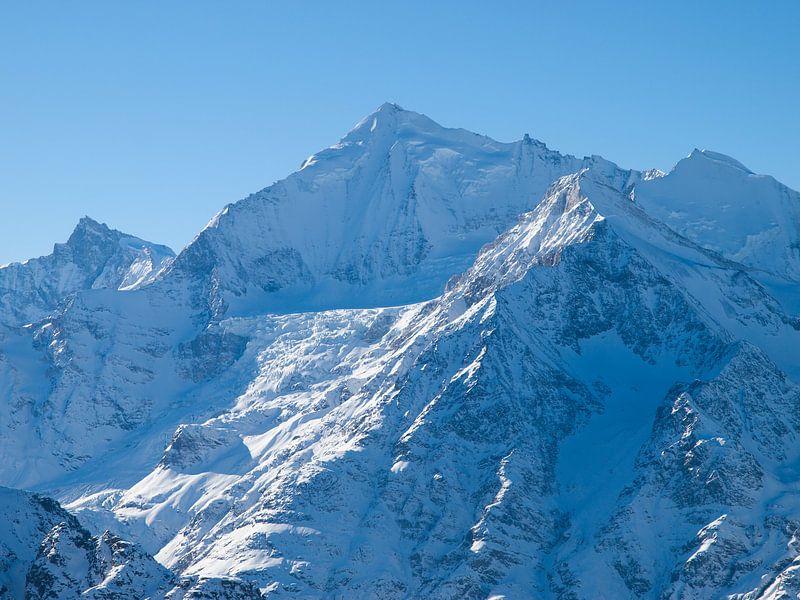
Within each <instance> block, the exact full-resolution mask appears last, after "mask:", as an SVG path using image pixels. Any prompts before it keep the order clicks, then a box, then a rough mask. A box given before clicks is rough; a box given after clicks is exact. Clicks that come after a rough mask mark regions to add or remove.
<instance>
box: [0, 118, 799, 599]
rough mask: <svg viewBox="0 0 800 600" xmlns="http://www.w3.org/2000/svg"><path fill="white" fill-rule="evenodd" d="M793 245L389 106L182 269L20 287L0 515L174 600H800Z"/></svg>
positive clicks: (708, 188) (89, 259) (622, 173)
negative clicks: (44, 510)
mask: <svg viewBox="0 0 800 600" xmlns="http://www.w3.org/2000/svg"><path fill="white" fill-rule="evenodd" d="M799 215H800V199H799V197H798V195H797V193H796V192H794V191H792V190H789V189H788V188H785V187H784V186H782V185H781V184H779V183H778V182H776V181H774V180H773V179H771V178H768V177H763V176H758V175H755V174H753V173H751V172H750V171H748V170H747V169H746V168H745V167H743V166H742V165H741V164H739V163H738V162H736V161H735V160H733V159H731V158H729V157H725V156H723V155H720V154H718V153H713V152H708V151H703V152H700V151H695V152H693V153H692V155H691V156H690V157H688V158H687V159H685V160H683V161H681V162H680V163H679V164H678V165H677V166H676V167H675V169H673V171H671V172H670V173H668V174H663V173H659V172H655V171H644V172H639V171H631V170H624V169H620V168H619V167H617V166H616V165H614V164H613V163H610V162H608V161H606V160H603V159H601V158H599V157H589V158H583V159H577V158H575V157H571V156H564V155H561V154H559V153H557V152H555V151H552V150H548V149H547V148H546V147H545V146H544V145H543V144H541V143H540V142H537V141H535V140H532V139H530V138H529V137H527V136H526V137H525V138H524V139H523V140H522V141H520V142H516V143H510V144H504V143H499V142H495V141H493V140H491V139H489V138H486V137H483V136H478V135H476V134H472V133H469V132H467V131H464V130H453V129H445V128H443V127H440V126H439V125H437V124H436V123H434V122H433V121H431V120H430V119H428V118H427V117H425V116H423V115H419V114H417V113H413V112H409V111H405V110H402V109H401V108H399V107H397V106H396V105H389V104H387V105H383V106H381V107H380V108H379V109H378V110H377V111H376V112H375V113H374V114H372V115H370V116H368V117H367V118H365V119H364V120H362V121H361V122H360V123H359V124H357V125H356V127H355V129H353V130H352V131H351V132H350V133H349V134H347V135H346V136H345V137H344V138H343V139H342V140H341V141H340V142H339V143H338V144H336V145H335V146H333V147H331V148H329V149H326V150H323V151H322V152H320V153H318V154H316V155H313V156H312V157H310V158H309V159H307V160H306V161H305V162H304V164H303V166H302V168H301V169H300V171H298V172H297V173H294V174H292V175H290V176H289V177H287V178H286V179H285V180H283V181H280V182H278V183H276V184H274V185H272V186H270V187H269V188H266V189H264V190H262V191H261V192H258V193H256V194H254V195H252V196H250V197H248V198H246V199H244V200H242V201H240V202H238V203H235V204H232V205H229V206H227V207H226V208H225V209H223V210H222V211H221V212H220V213H219V214H218V215H217V216H216V217H215V218H214V219H213V220H212V221H211V223H209V225H208V226H207V227H206V228H205V229H204V230H203V231H202V232H200V234H199V235H198V236H197V237H196V238H195V240H194V241H193V242H192V243H190V244H189V245H188V246H187V247H186V248H185V249H184V250H183V251H182V252H181V253H180V254H179V255H178V256H177V257H176V258H175V259H174V260H173V259H172V258H171V257H169V256H168V252H166V251H157V248H159V247H155V246H152V245H148V244H146V243H144V242H135V243H134V242H132V241H130V240H135V238H131V237H129V236H126V235H124V234H119V233H118V232H113V231H111V230H108V229H107V228H105V227H104V226H100V225H98V224H96V223H94V222H91V221H87V220H84V221H82V222H81V224H80V225H79V227H78V229H77V230H76V233H75V234H73V236H72V237H71V238H70V241H69V242H68V243H67V244H66V245H64V246H57V247H56V251H55V252H54V254H53V255H51V256H50V257H44V258H42V259H36V260H37V261H39V262H38V263H34V261H29V262H28V263H25V264H23V265H16V266H14V268H15V269H25V268H28V270H29V271H31V272H32V273H39V272H43V273H44V272H47V273H51V272H57V273H60V274H63V273H69V277H67V276H63V277H62V279H61V280H59V281H62V280H63V281H68V284H67V283H60V284H58V285H53V282H54V281H55V280H54V279H52V278H51V277H50V276H41V277H39V278H38V279H37V277H34V275H26V277H27V278H28V279H25V280H24V281H25V285H24V286H17V287H13V286H11V285H8V286H7V287H8V289H10V290H12V291H13V293H14V294H17V295H16V296H14V300H13V301H11V300H9V302H7V303H6V305H4V306H5V308H2V312H1V313H0V314H2V318H3V319H4V320H5V321H4V322H5V323H7V324H13V325H22V324H25V323H31V324H30V325H28V326H26V327H22V328H19V327H14V328H7V329H6V331H5V333H4V334H3V336H4V337H3V338H2V339H0V390H2V394H3V399H4V403H3V404H2V405H0V430H1V432H2V433H1V434H0V483H2V484H6V485H13V486H16V487H26V488H31V489H36V490H39V491H45V492H47V493H49V494H51V495H53V496H55V497H57V498H59V499H60V500H61V501H62V502H64V503H65V506H66V507H67V509H68V510H70V511H72V512H73V513H74V514H76V515H77V516H78V517H79V518H80V519H81V522H82V523H83V524H84V526H85V527H86V528H87V530H88V531H90V532H92V533H91V534H90V533H88V531H87V533H86V536H89V537H91V536H92V534H94V535H95V536H101V537H93V538H91V539H93V540H100V539H103V538H102V535H106V536H116V537H114V539H128V540H132V541H134V542H136V544H138V546H137V548H139V547H140V548H141V550H137V551H136V552H138V553H139V554H137V556H139V555H141V556H146V557H147V558H146V559H144V558H143V559H142V560H150V561H151V562H150V563H147V564H150V565H152V566H153V568H154V569H156V571H157V572H158V573H161V575H159V577H166V578H167V579H166V580H169V581H170V582H172V583H170V584H169V585H170V586H172V587H169V586H167V584H164V586H167V587H169V589H170V590H173V591H170V592H169V593H172V594H177V593H178V592H176V591H174V589H175V586H178V587H180V586H183V588H181V589H184V592H181V593H184V594H187V595H185V596H174V597H176V598H177V597H187V598H188V597H201V596H199V595H197V596H191V595H189V592H187V591H185V590H186V589H188V588H187V586H189V587H191V585H199V584H198V583H197V582H198V581H207V580H208V581H215V582H217V583H215V584H214V586H217V587H213V588H208V589H213V590H214V591H213V593H215V594H218V595H217V596H208V597H219V598H224V597H239V596H236V595H235V594H240V593H241V594H244V593H245V591H243V590H250V589H252V588H250V587H248V586H254V588H258V589H260V591H261V592H262V593H263V594H265V595H266V596H267V597H270V598H273V597H274V598H282V597H302V598H330V597H347V598H376V597H380V598H490V597H507V598H529V597H534V598H559V599H573V598H578V599H582V598H597V597H605V598H631V599H634V598H650V599H663V598H676V599H677V598H697V599H700V598H710V597H714V598H731V599H734V598H735V599H738V600H745V599H748V600H753V599H757V598H761V599H774V600H777V599H778V598H782V597H786V596H787V595H788V594H796V593H798V592H800V589H798V588H797V584H796V583H795V575H794V573H795V570H796V568H797V566H796V551H795V546H796V539H797V533H798V527H800V523H798V521H797V515H798V514H800V506H798V504H797V486H798V483H799V482H800V479H798V478H800V470H798V469H797V468H796V466H797V464H798V461H800V442H799V441H798V434H799V433H800V387H798V384H797V383H796V382H797V381H798V377H800V318H798V312H799V310H798V309H800V293H799V292H798V287H797V286H798V279H800V275H799V274H800V270H799V269H798V264H800V262H798V252H797V248H798V247H800V233H798V232H800V217H799ZM125 240H127V241H125ZM136 244H140V245H136ZM120 249H122V250H120ZM159 252H161V254H159ZM157 256H163V257H164V258H162V259H157ZM143 257H144V258H143ZM140 260H141V261H144V262H142V263H139V262H137V261H140ZM148 260H149V263H148V262H147V261H148ZM32 263H34V266H35V269H33V270H32V268H31V267H30V266H29V265H31V264H32ZM37 265H43V266H37ZM53 265H57V267H58V268H56V267H54V266H53ZM64 265H66V266H64ZM126 265H127V266H126ZM135 265H144V266H135ZM147 265H149V267H148V266H147ZM145 267H147V268H145ZM8 268H10V267H8ZM8 268H7V269H8ZM43 269H49V270H46V271H44V270H43ZM26 272H27V271H26ZM3 273H4V270H0V277H3V276H4V275H3ZM9 273H10V271H9ZM6 276H8V275H6ZM20 281H22V279H20ZM4 297H9V298H10V297H11V296H4ZM27 298H40V300H37V302H39V304H36V305H33V304H31V306H32V307H33V308H30V309H29V308H28V305H29V301H28V300H26V299H27ZM31 302H32V301H31ZM28 310H30V312H26V311H28ZM26 518H27V517H26ZM30 518H31V519H33V517H30ZM22 521H25V519H23V520H22ZM50 530H52V527H51V528H50V529H48V531H50ZM105 530H110V531H111V532H113V534H102V535H101V532H103V531H105ZM40 537H42V536H40ZM51 537H52V536H51ZM70 539H71V538H70ZM76 539H77V538H76ZM82 539H83V538H82ZM87 539H88V538H87ZM37 543H38V542H37ZM76 543H77V542H76ZM92 543H95V542H92ZM99 543H100V542H96V544H99ZM115 543H116V542H115ZM126 547H127V546H126ZM81 556H82V555H81ZM149 556H154V557H155V560H156V561H158V563H160V565H161V566H159V565H158V564H157V563H155V562H153V561H152V559H150V558H149ZM26 560H27V559H26ZM81 560H82V559H81ZM26 564H27V563H26ZM3 568H5V569H6V572H8V573H12V571H13V569H12V568H11V567H3ZM15 568H16V567H15ZM48 568H49V567H48ZM149 568H150V567H148V569H149ZM159 569H160V570H159ZM167 569H168V570H167ZM13 572H18V571H13ZM137 572H138V571H137ZM142 572H144V571H142ZM154 572H155V571H154ZM9 576H10V575H9ZM59 577H60V576H59ZM87 577H88V576H87ZM92 577H94V576H92ZM104 577H105V576H104ZM179 578H181V579H179ZM209 578H212V579H209ZM213 578H216V579H213ZM220 578H222V580H223V581H227V582H228V583H229V584H230V586H232V587H230V588H225V587H224V586H222V583H219V581H220ZM231 578H232V579H231ZM56 579H57V580H58V581H62V579H63V578H62V579H59V578H56ZM73 579H75V578H73ZM166 580H164V581H166ZM17 581H23V580H19V579H18V580H17ZM63 581H71V580H63ZM75 581H78V579H75ZM80 581H84V580H80ZM86 581H89V579H86ZM92 581H94V580H92ZM132 581H138V579H137V578H136V577H134V578H133V579H132ZM159 581H161V579H159ZM175 581H179V582H182V583H175ZM190 581H191V582H195V583H192V584H191V585H190V584H189V583H187V582H190ZM242 582H244V583H242ZM140 583H141V582H139V583H137V585H139V584H140ZM59 585H62V588H60V589H63V590H67V589H70V590H71V589H76V590H77V589H84V587H85V586H84V587H81V586H83V583H80V584H78V583H75V584H74V585H72V584H69V583H61V584H59ZM92 585H96V584H92ZM142 585H143V584H142ZM159 585H161V584H159ZM207 585H211V584H207ZM70 586H72V587H70ZM219 586H222V587H219ZM236 586H240V587H236ZM17 588H19V585H17ZM17 588H15V589H17ZM234 588H235V589H234ZM136 589H139V588H136ZM159 589H161V588H159ZM165 589H166V588H165ZM192 589H194V588H192ZM198 589H199V588H198ZM64 593H66V592H64ZM125 593H128V592H125ZM137 593H138V592H137ZM196 593H197V594H200V592H199V591H197V592H196ZM203 593H206V592H203ZM208 593H209V594H211V592H208ZM247 593H249V592H247ZM226 594H227V595H226ZM11 597H18V595H17V596H15V595H12V596H11ZM119 597H134V596H125V595H124V594H123V595H121V596H119ZM168 597H173V596H168ZM202 597H205V596H202ZM244 597H246V596H244Z"/></svg>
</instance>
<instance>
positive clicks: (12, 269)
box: [0, 217, 175, 325]
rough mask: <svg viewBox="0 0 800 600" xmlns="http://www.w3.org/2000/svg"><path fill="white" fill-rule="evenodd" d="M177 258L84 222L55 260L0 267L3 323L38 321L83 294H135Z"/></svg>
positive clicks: (55, 253) (56, 252)
mask: <svg viewBox="0 0 800 600" xmlns="http://www.w3.org/2000/svg"><path fill="white" fill-rule="evenodd" d="M174 257H175V254H174V252H173V251H172V250H171V249H169V248H168V247H167V246H161V245H158V244H152V243H150V242H146V241H144V240H141V239H139V238H136V237H133V236H129V235H127V234H124V233H121V232H119V231H116V230H114V229H109V228H108V226H107V225H105V224H102V223H98V222H97V221H94V220H93V219H90V218H89V217H84V218H82V219H81V220H80V221H79V222H78V225H77V226H76V227H75V230H74V231H73V232H72V235H70V237H69V239H68V240H67V242H66V243H65V244H56V245H55V247H54V248H53V253H52V254H49V255H47V256H42V257H39V258H32V259H30V260H26V261H25V262H23V263H11V264H8V265H5V266H3V267H0V322H2V323H4V324H11V325H22V324H25V323H29V322H33V321H37V320H39V319H41V318H43V317H44V316H46V315H47V314H48V313H49V312H50V311H52V310H54V309H55V308H56V307H57V306H58V304H59V302H61V301H63V300H64V299H65V298H67V297H68V296H69V295H70V294H73V293H75V292H77V291H80V290H85V289H98V288H108V289H119V290H125V289H133V288H135V287H137V286H140V285H143V284H145V283H147V282H149V281H152V280H153V278H155V276H156V275H157V274H158V273H159V271H161V270H162V269H163V268H164V267H166V266H167V265H168V264H169V263H170V262H171V261H172V259H173V258H174Z"/></svg>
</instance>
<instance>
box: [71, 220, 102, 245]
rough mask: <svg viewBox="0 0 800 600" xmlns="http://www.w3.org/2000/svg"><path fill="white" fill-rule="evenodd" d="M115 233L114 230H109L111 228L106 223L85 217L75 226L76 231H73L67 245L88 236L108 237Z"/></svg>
mask: <svg viewBox="0 0 800 600" xmlns="http://www.w3.org/2000/svg"><path fill="white" fill-rule="evenodd" d="M113 231H114V230H113V229H111V228H109V226H108V225H106V224H105V223H100V222H99V221H95V220H94V219H92V218H91V217H89V216H83V217H81V218H80V220H78V224H77V225H76V226H75V229H73V230H72V234H71V235H70V236H69V240H67V244H71V243H73V242H74V241H76V240H78V239H81V238H85V237H86V236H103V237H107V236H108V235H109V234H111V233H112V232H113Z"/></svg>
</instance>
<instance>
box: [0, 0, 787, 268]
mask: <svg viewBox="0 0 800 600" xmlns="http://www.w3.org/2000/svg"><path fill="white" fill-rule="evenodd" d="M489 4H490V3H483V2H451V1H437V2H431V1H430V0H426V1H424V2H416V1H406V2H392V3H376V2H356V1H349V2H343V3H334V2H310V1H306V2H285V3H281V4H278V3H271V2H265V1H259V2H246V1H239V2H231V3H227V2H217V1H214V2H204V1H197V0H193V1H191V2H189V1H179V0H174V1H170V2H148V1H137V2H128V3H122V2H99V1H98V2H88V1H86V2H79V1H73V2H63V1H57V2H56V1H52V2H46V1H38V2H17V3H6V4H5V5H4V6H3V8H2V13H0V207H1V208H2V210H3V218H2V219H0V262H7V261H10V260H18V259H24V258H27V257H30V256H36V255H40V254H44V253H47V252H49V251H50V249H51V248H52V244H53V242H54V241H63V240H65V239H66V238H67V236H68V235H69V233H70V231H71V230H72V228H73V227H74V225H75V223H76V222H77V220H78V218H79V217H81V216H82V215H84V214H88V215H90V216H92V217H94V218H96V219H98V220H101V221H105V222H107V223H108V224H109V225H111V226H113V227H116V228H118V229H122V230H124V231H128V232H130V233H133V234H136V235H139V236H141V237H145V238H148V239H151V240H153V241H156V242H162V243H167V244H169V245H171V246H173V247H174V248H175V249H176V250H178V249H180V248H181V247H182V246H183V245H184V244H185V243H186V242H188V241H189V240H190V239H191V238H192V237H193V236H194V234H195V233H196V232H197V231H198V230H199V229H200V228H201V227H202V226H203V225H204V224H205V223H206V222H207V221H208V219H209V218H210V217H211V216H212V215H213V214H214V213H215V212H216V211H217V210H219V209H220V208H221V207H222V206H223V205H224V204H226V203H227V202H231V201H234V200H237V199H239V198H241V197H243V196H245V195H246V194H248V193H249V192H252V191H255V190H258V189H260V188H262V187H264V186H266V185H268V184H270V183H271V182H273V181H274V180H276V179H280V178H282V177H283V176H285V175H286V174H288V173H289V172H290V171H292V170H295V169H296V168H297V167H298V166H299V165H300V163H301V161H302V160H303V159H304V158H305V157H307V156H308V155H309V154H311V153H313V152H315V151H316V150H318V149H320V148H323V147H325V146H328V145H330V144H332V143H334V142H336V141H337V140H338V139H339V137H341V136H342V135H343V134H344V133H345V132H346V131H347V130H348V129H349V128H350V127H351V126H352V125H353V124H354V123H355V122H356V121H357V120H358V119H359V118H360V117H362V116H363V115H365V114H367V113H369V112H371V111H372V110H373V109H374V108H375V107H377V106H378V105H379V104H380V103H382V102H384V101H387V100H388V101H393V102H397V103H399V104H401V105H402V106H403V107H405V108H408V109H412V110H417V111H419V112H423V113H425V114H428V115H429V116H431V117H432V118H434V119H435V120H437V121H439V122H440V123H442V124H444V125H449V126H460V127H465V128H468V129H471V130H474V131H477V132H479V133H485V134H487V135H490V136H492V137H494V138H496V139H499V140H503V141H511V140H514V139H518V138H520V137H522V135H523V133H525V132H529V133H530V134H531V135H533V136H534V137H537V138H539V139H541V140H542V141H544V142H546V143H547V144H548V145H549V146H551V147H553V148H556V149H559V150H562V151H565V152H569V153H572V154H577V155H584V154H602V155H603V156H605V157H606V158H608V159H610V160H614V161H615V162H617V163H619V164H621V165H623V166H626V167H638V168H647V167H659V168H662V169H669V168H670V167H671V166H672V165H673V164H674V163H675V162H676V161H677V160H679V159H680V158H681V157H683V156H685V155H686V154H688V153H689V152H690V151H691V150H692V148H694V147H695V146H696V147H700V148H709V149H714V150H717V151H720V152H724V153H726V154H730V155H732V156H735V157H736V158H738V159H739V160H740V161H742V162H743V163H745V164H746V165H748V166H749V167H750V168H751V169H753V170H755V171H758V172H766V173H770V174H772V175H775V176H776V177H777V178H778V179H781V180H782V181H784V182H785V183H787V184H789V185H791V186H792V187H794V188H796V189H797V188H800V152H798V140H800V116H799V115H800V35H798V31H800V2H797V1H796V0H785V1H776V2H764V3H758V2H738V1H726V2H723V1H715V0H711V1H709V2H702V3H699V2H691V3H690V2H675V3H658V4H656V3H644V2H617V3H614V8H611V7H610V6H611V3H601V2H560V3H555V2H547V3H544V2H506V3H494V6H491V7H488V8H487V6H489Z"/></svg>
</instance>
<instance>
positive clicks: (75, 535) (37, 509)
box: [0, 488, 261, 600]
mask: <svg viewBox="0 0 800 600" xmlns="http://www.w3.org/2000/svg"><path fill="white" fill-rule="evenodd" d="M0 507H2V510H3V515H4V518H5V519H6V523H5V528H4V531H3V536H2V540H0V549H2V557H3V558H2V562H0V598H8V599H9V600H11V599H21V598H25V599H26V600H38V599H45V598H59V599H61V598H63V599H65V600H66V599H70V598H75V599H77V598H94V599H97V600H100V599H103V600H123V599H132V598H150V599H153V600H156V599H159V598H161V599H166V598H176V599H177V598H209V599H211V598H226V599H228V598H231V599H239V598H241V599H248V600H250V599H256V598H260V597H261V596H260V594H259V593H258V591H257V590H256V589H255V588H253V587H252V586H249V585H247V584H245V583H243V582H241V581H236V580H199V579H197V578H187V579H181V578H179V577H177V576H176V575H174V574H173V573H171V572H170V571H169V570H167V569H165V568H164V567H163V566H161V565H159V564H158V563H157V562H156V561H155V560H154V559H153V557H152V556H149V555H148V554H146V553H145V552H143V551H142V550H141V549H140V548H139V547H138V546H136V545H135V544H132V543H130V542H127V541H124V540H122V539H120V538H119V537H117V536H115V535H113V534H111V533H109V532H107V531H106V532H104V533H102V534H101V535H99V536H92V535H91V534H90V533H89V532H88V531H87V530H86V529H84V528H83V527H82V526H81V524H80V523H79V522H78V520H77V519H76V518H75V517H74V516H72V515H71V514H69V513H68V512H67V511H65V510H64V509H62V508H61V506H59V504H58V502H56V501H55V500H52V499H50V498H47V497H45V496H39V495H36V494H30V493H27V492H21V491H18V490H11V489H8V488H0Z"/></svg>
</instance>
